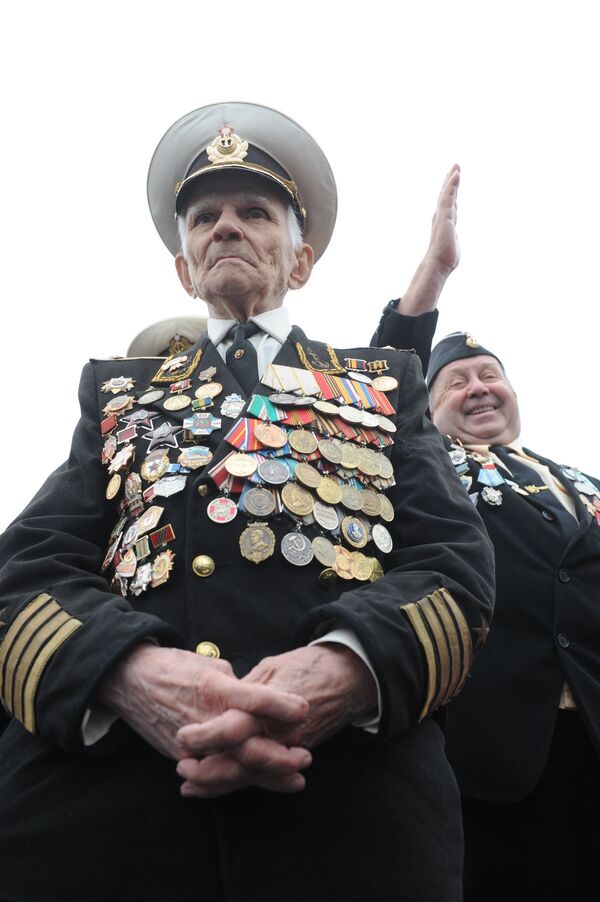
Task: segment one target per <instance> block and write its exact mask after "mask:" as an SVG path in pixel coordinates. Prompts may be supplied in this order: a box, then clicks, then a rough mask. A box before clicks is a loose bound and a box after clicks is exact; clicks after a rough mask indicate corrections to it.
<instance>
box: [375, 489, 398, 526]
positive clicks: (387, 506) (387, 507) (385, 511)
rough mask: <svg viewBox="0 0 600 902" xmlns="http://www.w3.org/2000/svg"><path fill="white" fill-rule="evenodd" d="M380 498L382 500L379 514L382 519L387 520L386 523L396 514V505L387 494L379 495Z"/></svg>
mask: <svg viewBox="0 0 600 902" xmlns="http://www.w3.org/2000/svg"><path fill="white" fill-rule="evenodd" d="M379 500H380V502H381V510H380V511H379V516H380V517H381V519H382V520H385V522H386V523H391V522H392V520H393V519H394V517H395V515H396V512H395V510H394V505H393V504H392V502H391V501H390V499H389V498H388V497H387V495H379Z"/></svg>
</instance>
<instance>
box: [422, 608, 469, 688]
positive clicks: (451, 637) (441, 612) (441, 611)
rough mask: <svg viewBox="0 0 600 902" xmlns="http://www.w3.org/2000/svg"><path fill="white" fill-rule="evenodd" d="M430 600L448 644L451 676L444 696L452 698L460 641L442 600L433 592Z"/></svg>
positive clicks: (458, 675)
mask: <svg viewBox="0 0 600 902" xmlns="http://www.w3.org/2000/svg"><path fill="white" fill-rule="evenodd" d="M430 601H431V604H432V606H433V607H434V608H435V611H436V613H437V615H438V617H439V618H440V620H441V622H442V624H443V627H444V633H445V635H446V639H447V641H448V644H449V646H450V671H451V678H450V681H449V683H448V686H447V689H446V698H452V696H453V695H454V694H455V693H456V691H457V689H458V686H459V684H460V678H461V673H462V662H463V650H462V643H461V641H460V636H459V634H458V632H457V629H456V623H455V622H454V619H453V617H452V616H451V614H450V612H449V610H448V608H447V606H446V603H445V602H444V600H443V599H442V598H441V597H440V596H439V595H436V594H435V592H434V593H433V595H431V596H430ZM443 703H444V700H442V701H441V702H440V704H443Z"/></svg>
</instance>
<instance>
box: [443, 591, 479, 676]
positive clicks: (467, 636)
mask: <svg viewBox="0 0 600 902" xmlns="http://www.w3.org/2000/svg"><path fill="white" fill-rule="evenodd" d="M439 594H440V595H441V596H442V597H443V598H444V601H445V602H446V604H447V606H448V609H449V611H450V612H451V614H452V616H453V617H454V620H455V621H456V623H457V624H458V629H459V634H460V637H461V639H462V646H463V667H462V673H461V677H460V682H459V684H458V688H457V690H456V691H457V692H459V691H460V690H461V689H462V687H463V686H464V683H465V680H466V679H467V677H468V675H469V670H470V669H471V664H472V663H473V643H472V641H471V631H470V630H469V624H468V623H467V621H466V620H465V617H464V614H463V612H462V611H461V609H460V608H459V606H458V605H457V604H456V602H455V601H454V599H453V597H452V595H451V594H450V592H448V590H447V589H440V592H439Z"/></svg>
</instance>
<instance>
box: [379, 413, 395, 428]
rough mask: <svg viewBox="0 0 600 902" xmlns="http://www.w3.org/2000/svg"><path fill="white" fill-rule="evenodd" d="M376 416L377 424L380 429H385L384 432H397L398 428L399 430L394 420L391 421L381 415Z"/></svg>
mask: <svg viewBox="0 0 600 902" xmlns="http://www.w3.org/2000/svg"><path fill="white" fill-rule="evenodd" d="M376 416H377V422H378V424H379V428H380V429H383V431H384V432H395V431H396V428H397V427H396V424H395V423H394V422H392V420H389V419H388V418H387V417H384V416H383V415H382V414H380V413H378V414H376Z"/></svg>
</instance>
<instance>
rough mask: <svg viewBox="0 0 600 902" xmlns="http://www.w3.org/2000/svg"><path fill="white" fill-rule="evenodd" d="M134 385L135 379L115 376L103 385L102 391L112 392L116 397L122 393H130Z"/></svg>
mask: <svg viewBox="0 0 600 902" xmlns="http://www.w3.org/2000/svg"><path fill="white" fill-rule="evenodd" d="M134 384H135V379H130V378H129V377H128V376H114V377H113V378H112V379H109V380H108V382H105V383H104V384H103V385H102V388H101V389H100V391H103V392H112V393H113V395H116V394H118V393H119V392H120V391H129V389H130V388H133V386H134Z"/></svg>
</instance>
